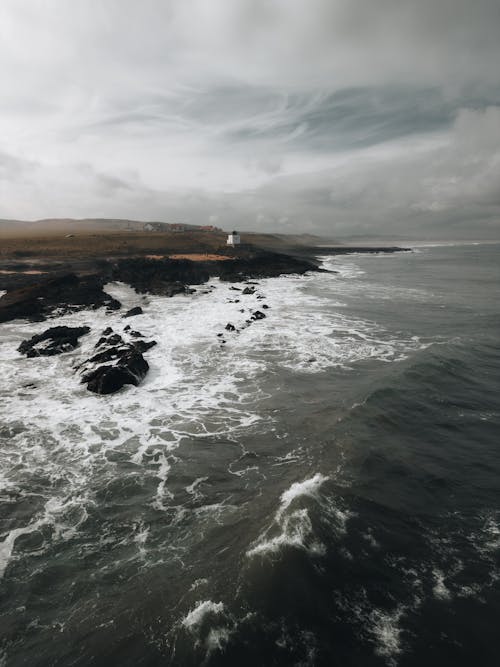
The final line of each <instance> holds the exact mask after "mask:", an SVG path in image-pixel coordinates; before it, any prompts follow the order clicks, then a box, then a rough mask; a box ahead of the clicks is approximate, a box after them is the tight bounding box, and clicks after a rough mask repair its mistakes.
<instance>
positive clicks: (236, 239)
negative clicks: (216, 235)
mask: <svg viewBox="0 0 500 667" xmlns="http://www.w3.org/2000/svg"><path fill="white" fill-rule="evenodd" d="M226 243H227V245H232V246H235V245H239V244H240V243H241V241H240V235H239V234H238V232H231V233H230V234H228V235H227V241H226Z"/></svg>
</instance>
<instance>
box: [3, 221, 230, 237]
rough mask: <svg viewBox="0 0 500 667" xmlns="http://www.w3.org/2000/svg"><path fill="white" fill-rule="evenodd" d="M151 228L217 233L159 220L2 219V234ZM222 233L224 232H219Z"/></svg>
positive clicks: (210, 229)
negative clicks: (180, 228)
mask: <svg viewBox="0 0 500 667" xmlns="http://www.w3.org/2000/svg"><path fill="white" fill-rule="evenodd" d="M147 226H150V227H151V229H150V231H170V230H175V229H176V228H179V227H182V228H184V229H186V230H192V231H217V228H216V227H213V226H212V225H188V224H184V223H179V222H171V223H169V222H160V221H157V220H147V221H142V220H122V219H120V218H116V219H115V218H82V219H75V218H43V219H41V220H32V221H28V220H5V219H0V232H9V233H21V234H25V233H36V234H50V233H53V234H55V233H61V234H64V233H75V232H92V233H96V232H112V231H117V232H126V231H130V232H135V231H137V232H139V231H144V229H145V227H147ZM219 231H222V230H219Z"/></svg>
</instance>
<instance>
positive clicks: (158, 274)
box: [113, 258, 210, 297]
mask: <svg viewBox="0 0 500 667" xmlns="http://www.w3.org/2000/svg"><path fill="white" fill-rule="evenodd" d="M209 277H210V276H209V273H208V271H207V269H206V268H205V266H204V265H203V263H202V262H191V261H189V260H186V259H162V260H150V259H141V258H135V259H123V260H120V261H119V262H118V263H117V264H116V265H115V266H114V268H113V279H114V280H121V281H123V282H125V283H127V284H128V285H130V286H131V287H133V288H134V289H135V290H136V291H137V292H139V293H142V294H144V293H149V294H157V295H160V296H168V297H171V296H175V295H176V294H186V293H188V294H189V293H190V288H188V287H187V285H201V284H203V283H206V282H207V281H208V279H209Z"/></svg>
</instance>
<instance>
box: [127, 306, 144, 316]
mask: <svg viewBox="0 0 500 667" xmlns="http://www.w3.org/2000/svg"><path fill="white" fill-rule="evenodd" d="M143 313H144V311H143V310H142V308H141V307H140V306H135V307H134V308H131V309H130V310H127V312H126V313H125V315H124V316H123V317H134V316H135V315H142V314H143Z"/></svg>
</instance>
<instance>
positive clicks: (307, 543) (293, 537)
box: [246, 473, 328, 558]
mask: <svg viewBox="0 0 500 667" xmlns="http://www.w3.org/2000/svg"><path fill="white" fill-rule="evenodd" d="M327 479H328V477H325V476H324V475H322V474H321V473H316V474H315V475H314V476H313V477H311V478H310V479H305V480H304V481H302V482H295V483H294V484H292V485H291V486H290V488H289V489H287V490H286V491H284V492H283V493H282V494H281V497H280V500H281V503H280V506H279V508H278V510H277V512H276V514H275V516H274V519H273V522H272V524H271V526H270V527H269V528H267V529H266V530H265V531H264V533H263V534H261V535H260V536H259V538H258V539H257V540H256V542H255V543H254V544H253V545H252V546H251V547H250V549H248V550H247V552H246V555H247V556H248V557H249V558H251V557H253V556H265V555H270V554H276V553H278V552H279V551H280V550H281V549H282V548H283V547H296V548H299V549H303V550H304V551H306V552H307V553H309V555H311V556H322V555H324V554H325V552H326V549H325V546H324V544H322V543H321V542H320V541H319V540H318V539H316V537H315V535H314V530H313V526H312V523H311V518H310V516H309V512H308V510H307V509H305V508H299V509H295V510H294V511H289V510H290V506H291V505H292V504H293V503H294V502H295V501H297V500H298V499H300V498H301V497H309V498H313V499H315V500H316V501H318V500H319V489H320V487H321V485H322V484H323V483H324V482H326V481H327ZM276 529H278V530H279V532H278V534H277V535H274V536H272V537H271V536H270V533H272V532H273V531H276Z"/></svg>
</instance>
